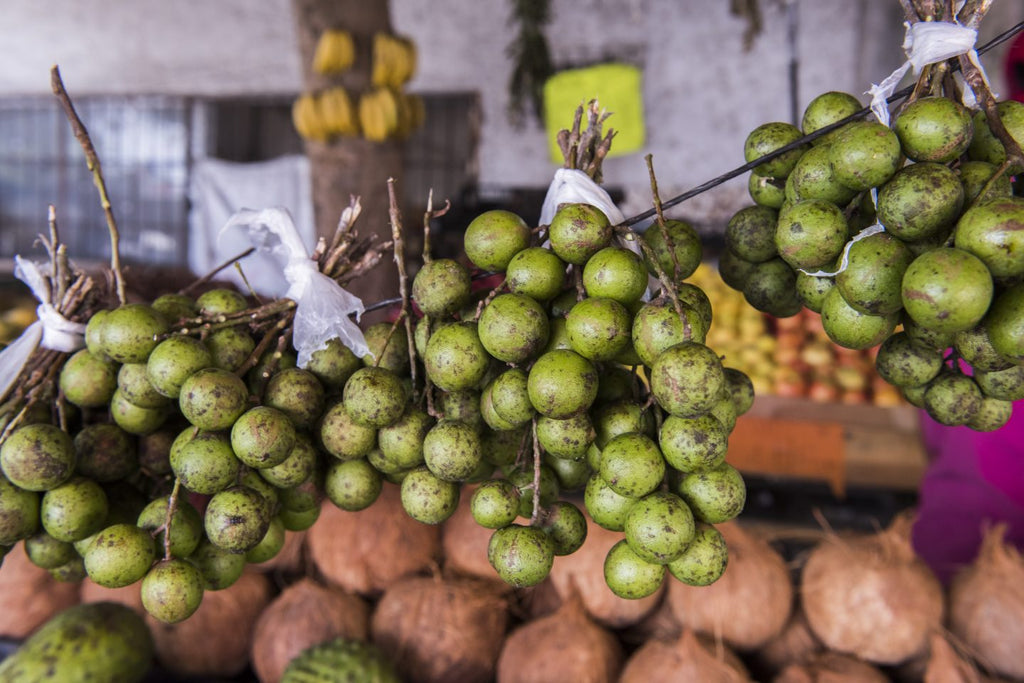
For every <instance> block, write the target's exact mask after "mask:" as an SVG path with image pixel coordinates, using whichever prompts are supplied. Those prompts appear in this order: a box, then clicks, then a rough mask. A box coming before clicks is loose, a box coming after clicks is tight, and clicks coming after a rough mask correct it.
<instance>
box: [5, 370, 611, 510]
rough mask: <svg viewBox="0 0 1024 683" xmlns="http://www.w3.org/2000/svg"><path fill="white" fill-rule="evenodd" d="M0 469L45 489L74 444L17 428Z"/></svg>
mask: <svg viewBox="0 0 1024 683" xmlns="http://www.w3.org/2000/svg"><path fill="white" fill-rule="evenodd" d="M595 384H596V378H595ZM0 469H2V470H3V473H4V476H6V477H7V479H9V480H10V482H11V483H12V484H14V485H15V486H17V487H18V488H22V489H25V490H26V491H49V490H50V489H53V488H56V487H58V486H60V485H61V484H63V483H64V482H66V481H67V480H68V479H70V478H71V475H72V474H73V473H74V470H75V448H74V444H73V442H72V441H71V437H70V436H68V434H67V432H64V431H62V430H61V429H60V427H56V426H54V425H49V424H31V425H25V426H24V427H19V428H18V429H15V430H14V431H13V432H12V433H11V434H10V435H9V436H8V437H7V440H6V441H4V443H3V445H2V446H0Z"/></svg>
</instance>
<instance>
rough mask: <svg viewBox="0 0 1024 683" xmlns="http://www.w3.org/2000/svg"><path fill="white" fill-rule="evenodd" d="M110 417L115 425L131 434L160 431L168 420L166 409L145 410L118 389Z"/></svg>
mask: <svg viewBox="0 0 1024 683" xmlns="http://www.w3.org/2000/svg"><path fill="white" fill-rule="evenodd" d="M110 416H111V417H112V418H114V423H115V424H117V426H118V427H120V428H121V429H123V430H124V431H126V432H128V433H129V434H137V435H142V434H150V433H152V432H155V431H156V430H158V429H160V427H161V426H163V424H164V422H165V421H166V420H167V416H168V410H167V408H166V407H160V408H143V407H141V406H137V405H135V404H134V403H132V402H131V401H129V400H128V398H127V397H126V396H125V395H124V393H123V392H122V391H121V390H120V389H118V390H117V391H115V392H114V396H113V398H111V400H110Z"/></svg>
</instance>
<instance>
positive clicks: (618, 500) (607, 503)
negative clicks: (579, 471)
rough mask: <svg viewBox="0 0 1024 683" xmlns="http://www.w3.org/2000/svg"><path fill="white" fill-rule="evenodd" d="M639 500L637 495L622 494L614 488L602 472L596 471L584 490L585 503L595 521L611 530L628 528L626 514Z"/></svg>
mask: <svg viewBox="0 0 1024 683" xmlns="http://www.w3.org/2000/svg"><path fill="white" fill-rule="evenodd" d="M638 500H639V498H638V497H636V496H624V495H620V494H618V493H616V492H615V490H614V489H612V487H611V486H609V485H608V483H607V482H606V481H605V480H604V478H603V477H602V476H601V475H600V473H596V472H595V473H594V474H593V475H592V476H591V477H590V479H589V480H588V481H587V487H586V488H585V489H584V490H583V505H584V507H586V508H587V513H588V514H589V515H590V518H591V519H593V520H594V522H595V523H596V524H597V525H598V526H600V527H603V528H605V529H608V530H609V531H622V530H623V529H625V528H626V516H627V515H628V514H629V511H630V510H631V509H632V507H633V506H634V505H635V504H636V502H637V501H638Z"/></svg>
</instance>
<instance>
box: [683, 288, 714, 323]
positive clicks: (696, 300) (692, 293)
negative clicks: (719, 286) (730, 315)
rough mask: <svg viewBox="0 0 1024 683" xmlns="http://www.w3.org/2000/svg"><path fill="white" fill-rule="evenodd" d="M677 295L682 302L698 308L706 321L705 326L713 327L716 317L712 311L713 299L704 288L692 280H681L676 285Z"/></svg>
mask: <svg viewBox="0 0 1024 683" xmlns="http://www.w3.org/2000/svg"><path fill="white" fill-rule="evenodd" d="M676 295H677V296H678V297H679V301H680V302H682V303H684V304H686V305H687V306H690V307H691V308H693V309H694V310H696V311H697V313H698V314H699V315H700V318H701V320H703V321H704V326H705V327H707V328H708V329H711V322H712V320H713V318H714V316H713V315H712V312H711V299H710V298H708V295H707V293H706V292H705V291H704V290H703V289H701V288H700V287H698V286H697V285H695V284H692V283H690V282H680V283H679V284H677V285H676Z"/></svg>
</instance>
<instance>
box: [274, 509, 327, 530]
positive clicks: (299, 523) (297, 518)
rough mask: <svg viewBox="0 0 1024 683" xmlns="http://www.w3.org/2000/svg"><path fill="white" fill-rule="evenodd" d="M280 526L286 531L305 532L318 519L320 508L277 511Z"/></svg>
mask: <svg viewBox="0 0 1024 683" xmlns="http://www.w3.org/2000/svg"><path fill="white" fill-rule="evenodd" d="M277 517H278V519H280V520H281V525H282V526H284V528H285V529H286V530H288V531H305V530H306V529H309V528H310V527H312V526H313V525H314V524H316V520H318V519H319V518H320V508H313V509H311V510H279V511H278V513H277Z"/></svg>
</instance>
